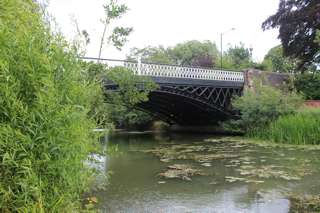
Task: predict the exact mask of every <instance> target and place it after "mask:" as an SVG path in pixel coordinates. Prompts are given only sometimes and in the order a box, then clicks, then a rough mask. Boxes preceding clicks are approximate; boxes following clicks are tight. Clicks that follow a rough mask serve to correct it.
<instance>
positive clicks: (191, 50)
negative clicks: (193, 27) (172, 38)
mask: <svg viewBox="0 0 320 213" xmlns="http://www.w3.org/2000/svg"><path fill="white" fill-rule="evenodd" d="M168 52H169V55H170V57H171V58H172V59H173V60H174V61H175V63H176V64H179V65H187V66H201V67H214V66H215V65H216V62H217V59H218V55H219V51H218V49H217V46H216V44H215V43H213V42H210V41H204V42H200V41H195V40H193V41H187V42H184V43H180V44H177V45H176V46H175V47H173V48H170V49H169V50H168Z"/></svg>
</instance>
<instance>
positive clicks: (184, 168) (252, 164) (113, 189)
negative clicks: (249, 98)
mask: <svg viewBox="0 0 320 213" xmlns="http://www.w3.org/2000/svg"><path fill="white" fill-rule="evenodd" d="M107 147H108V149H118V151H117V152H116V153H113V154H109V155H108V156H107V157H102V158H101V159H100V165H98V168H100V170H101V172H109V171H112V174H111V175H110V177H109V184H108V185H107V187H106V188H105V189H100V190H97V189H96V190H94V191H93V196H94V197H96V199H97V206H98V208H99V209H101V210H102V211H103V212H277V213H282V212H283V213H284V212H292V211H294V210H295V209H294V208H298V207H296V205H297V204H294V199H295V198H294V197H303V196H305V195H306V194H307V195H315V194H317V193H319V189H320V171H319V170H320V169H319V168H320V167H319V165H320V162H319V157H318V156H319V154H320V151H319V150H315V149H314V148H311V147H305V148H297V147H274V146H266V145H257V144H254V143H248V142H245V141H244V139H241V138H232V137H228V138H225V137H216V136H214V137H211V136H203V135H161V134H151V133H149V134H130V133H121V134H116V135H112V136H109V137H108V141H107ZM116 147H117V148H116Z"/></svg>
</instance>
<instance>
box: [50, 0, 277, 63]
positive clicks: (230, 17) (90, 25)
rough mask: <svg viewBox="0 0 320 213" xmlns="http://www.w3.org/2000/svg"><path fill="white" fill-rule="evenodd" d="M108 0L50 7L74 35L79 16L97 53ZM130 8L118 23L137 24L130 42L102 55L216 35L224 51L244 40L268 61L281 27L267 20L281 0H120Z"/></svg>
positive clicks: (72, 0) (61, 0) (89, 51)
mask: <svg viewBox="0 0 320 213" xmlns="http://www.w3.org/2000/svg"><path fill="white" fill-rule="evenodd" d="M106 2H107V0H49V6H48V10H49V12H50V14H51V15H52V16H53V17H55V21H56V23H57V25H58V26H59V29H60V30H61V32H62V33H63V34H64V35H65V36H66V38H67V39H68V40H72V39H74V38H75V36H76V35H77V33H76V32H77V28H76V25H75V22H74V20H76V21H77V22H78V26H79V28H80V30H86V31H87V32H88V33H89V36H90V44H89V45H88V46H87V47H86V56H90V57H97V56H98V52H99V43H100V38H101V34H102V31H103V25H102V23H101V21H100V20H101V19H102V18H103V17H104V9H103V7H102V5H103V4H105V3H106ZM119 3H124V4H126V5H127V6H128V7H129V9H130V10H129V11H128V12H127V13H126V14H125V15H124V16H123V17H122V18H121V19H119V20H117V21H116V22H115V23H114V25H113V26H110V29H111V28H112V27H114V26H123V27H133V30H134V31H133V33H132V34H131V35H130V36H129V37H128V39H129V42H128V43H127V44H126V45H125V46H124V48H123V49H122V51H118V50H116V49H115V48H113V47H112V46H110V45H109V46H107V45H106V46H105V47H104V49H103V53H102V57H103V58H111V59H125V57H126V55H128V54H129V53H130V49H131V48H133V47H138V48H143V47H146V46H158V45H163V46H164V47H168V46H174V45H175V44H177V43H181V42H185V41H188V40H199V41H204V40H210V41H213V42H215V43H216V44H217V47H218V48H219V49H220V33H222V32H226V31H228V30H229V29H231V28H235V30H234V31H229V32H228V33H225V34H224V35H223V45H222V47H223V50H226V49H227V48H228V47H229V46H230V45H238V44H239V43H240V42H243V43H244V44H245V46H246V47H248V48H253V58H254V60H255V61H262V60H263V57H264V56H265V54H266V53H267V52H268V50H269V49H270V48H272V47H274V46H276V45H278V44H280V41H279V40H278V39H277V36H278V30H277V29H275V30H268V31H263V30H262V29H261V24H262V22H263V21H264V20H265V19H267V18H268V17H269V16H270V15H272V14H274V13H275V12H276V10H277V8H278V3H279V0H119Z"/></svg>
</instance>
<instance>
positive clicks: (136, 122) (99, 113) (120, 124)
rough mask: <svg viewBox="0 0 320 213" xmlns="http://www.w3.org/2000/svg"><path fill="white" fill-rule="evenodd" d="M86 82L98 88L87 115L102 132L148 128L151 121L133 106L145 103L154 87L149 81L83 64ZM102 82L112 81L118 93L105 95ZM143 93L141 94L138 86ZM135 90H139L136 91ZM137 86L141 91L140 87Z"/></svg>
mask: <svg viewBox="0 0 320 213" xmlns="http://www.w3.org/2000/svg"><path fill="white" fill-rule="evenodd" d="M82 65H83V70H84V73H85V76H86V80H87V81H89V82H92V83H96V84H95V85H99V88H97V90H94V91H95V92H94V93H92V97H93V98H92V99H93V102H92V104H91V106H92V107H91V109H90V111H89V115H90V116H91V117H93V118H94V119H95V121H96V123H97V125H98V126H99V127H101V128H108V129H113V128H114V127H117V128H126V129H132V128H139V127H144V126H145V125H147V124H149V123H150V122H151V120H152V117H151V116H150V115H149V114H147V113H145V112H142V111H139V110H136V106H135V105H136V104H137V103H139V102H142V101H146V100H148V94H149V92H150V91H151V90H153V89H155V88H156V85H155V84H154V83H153V81H151V80H150V79H148V78H142V77H139V76H136V75H133V73H132V71H130V70H128V69H126V68H124V67H115V68H108V67H107V66H106V65H104V64H100V63H92V62H90V63H86V62H82ZM102 79H108V80H111V81H113V82H115V83H117V84H118V85H119V92H117V93H114V92H105V91H103V89H102V85H103V83H102ZM142 84H143V87H144V88H145V90H141V86H142ZM137 86H138V87H137ZM139 86H140V87H139Z"/></svg>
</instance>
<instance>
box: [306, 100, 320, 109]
mask: <svg viewBox="0 0 320 213" xmlns="http://www.w3.org/2000/svg"><path fill="white" fill-rule="evenodd" d="M304 104H305V105H306V106H307V107H311V108H320V100H308V101H305V102H304Z"/></svg>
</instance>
